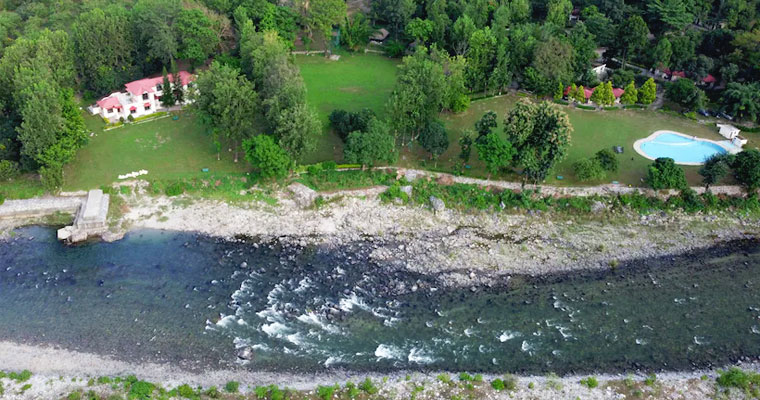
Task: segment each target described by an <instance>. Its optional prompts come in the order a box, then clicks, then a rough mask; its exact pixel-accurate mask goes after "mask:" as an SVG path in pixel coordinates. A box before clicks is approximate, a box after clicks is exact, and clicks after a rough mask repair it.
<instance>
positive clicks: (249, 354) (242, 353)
mask: <svg viewBox="0 0 760 400" xmlns="http://www.w3.org/2000/svg"><path fill="white" fill-rule="evenodd" d="M237 358H238V359H240V360H246V361H250V360H251V359H253V350H252V349H251V348H250V347H247V346H246V347H243V348H241V349H238V351H237Z"/></svg>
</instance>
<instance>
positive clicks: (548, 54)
mask: <svg viewBox="0 0 760 400" xmlns="http://www.w3.org/2000/svg"><path fill="white" fill-rule="evenodd" d="M532 65H533V68H535V69H536V71H538V72H539V73H540V74H541V75H542V76H543V77H544V78H545V79H546V80H547V81H548V82H571V81H573V78H574V76H573V75H574V73H573V47H572V46H571V45H570V44H568V43H566V42H562V41H560V40H558V39H557V38H554V37H551V38H549V39H548V40H546V41H544V42H541V43H539V44H538V45H537V46H536V50H535V52H534V53H533V64H532ZM551 88H552V89H553V88H554V85H552V87H551Z"/></svg>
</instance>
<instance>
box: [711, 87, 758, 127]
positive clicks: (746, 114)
mask: <svg viewBox="0 0 760 400" xmlns="http://www.w3.org/2000/svg"><path fill="white" fill-rule="evenodd" d="M720 102H721V104H723V105H724V106H725V108H726V110H727V111H728V112H729V113H731V114H733V115H734V116H737V117H740V118H747V119H751V120H753V121H757V119H758V118H759V117H760V84H758V83H757V82H753V83H747V84H742V83H738V82H731V83H729V84H728V85H726V90H724V91H723V95H722V96H721V99H720Z"/></svg>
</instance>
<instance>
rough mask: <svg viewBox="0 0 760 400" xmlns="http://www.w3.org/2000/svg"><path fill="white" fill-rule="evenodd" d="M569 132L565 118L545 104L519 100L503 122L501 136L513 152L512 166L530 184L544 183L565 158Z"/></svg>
mask: <svg viewBox="0 0 760 400" xmlns="http://www.w3.org/2000/svg"><path fill="white" fill-rule="evenodd" d="M572 131H573V127H572V125H571V124H570V119H569V118H568V117H567V114H566V113H565V112H564V111H561V110H560V109H559V108H557V107H556V106H553V105H552V104H551V103H549V102H546V101H544V102H541V103H539V104H535V103H533V102H531V101H528V100H520V101H519V102H518V103H517V105H515V107H514V108H513V109H512V110H511V111H510V112H509V114H508V115H507V116H506V118H505V120H504V133H506V135H507V140H509V142H510V143H511V144H512V147H514V149H515V151H516V153H515V157H514V159H513V164H514V165H516V166H518V167H520V168H522V176H523V179H526V180H529V181H532V182H541V181H543V180H544V179H546V176H547V175H548V174H549V171H551V169H552V168H553V167H554V165H555V164H556V163H557V162H559V161H561V160H562V159H563V158H564V157H565V154H566V153H567V147H568V145H569V144H570V135H571V133H572Z"/></svg>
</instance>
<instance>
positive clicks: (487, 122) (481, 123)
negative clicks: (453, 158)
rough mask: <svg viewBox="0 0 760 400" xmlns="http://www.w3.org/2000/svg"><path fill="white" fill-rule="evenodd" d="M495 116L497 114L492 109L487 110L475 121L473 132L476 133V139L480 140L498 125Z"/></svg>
mask: <svg viewBox="0 0 760 400" xmlns="http://www.w3.org/2000/svg"><path fill="white" fill-rule="evenodd" d="M497 118H498V116H497V115H496V113H495V112H494V111H493V110H488V111H486V113H485V114H483V116H482V117H480V119H479V120H477V121H476V122H475V132H477V133H478V137H477V138H476V140H477V141H480V140H481V138H484V137H485V136H486V135H488V134H489V133H491V131H493V129H494V128H496V126H497V125H498V122H497V121H496V119H497Z"/></svg>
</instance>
